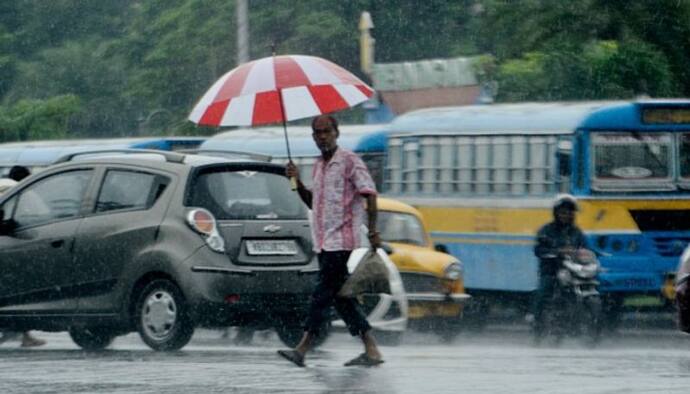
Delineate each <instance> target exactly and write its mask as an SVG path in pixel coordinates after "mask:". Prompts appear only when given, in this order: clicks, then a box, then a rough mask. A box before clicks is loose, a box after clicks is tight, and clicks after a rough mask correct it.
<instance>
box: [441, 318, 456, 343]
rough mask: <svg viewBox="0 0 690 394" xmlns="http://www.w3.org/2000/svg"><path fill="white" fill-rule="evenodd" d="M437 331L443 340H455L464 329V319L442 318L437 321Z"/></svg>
mask: <svg viewBox="0 0 690 394" xmlns="http://www.w3.org/2000/svg"><path fill="white" fill-rule="evenodd" d="M436 323H437V325H436V330H435V331H436V332H437V333H438V335H439V336H440V337H441V340H442V341H443V342H446V343H448V342H453V341H454V340H455V338H457V336H458V335H459V334H460V332H461V331H462V320H461V319H460V318H458V317H449V318H441V319H439V321H438V322H436Z"/></svg>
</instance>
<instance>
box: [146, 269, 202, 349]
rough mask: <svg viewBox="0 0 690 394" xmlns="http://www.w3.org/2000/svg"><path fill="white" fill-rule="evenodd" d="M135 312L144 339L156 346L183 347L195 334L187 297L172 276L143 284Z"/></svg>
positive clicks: (153, 347)
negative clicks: (171, 278) (169, 278)
mask: <svg viewBox="0 0 690 394" xmlns="http://www.w3.org/2000/svg"><path fill="white" fill-rule="evenodd" d="M135 316H136V319H137V331H139V335H140V336H141V339H142V340H143V341H144V343H146V344H147V345H148V346H149V347H150V348H151V349H153V350H158V351H168V350H178V349H181V348H182V347H184V346H185V345H186V344H187V343H189V340H190V339H192V334H194V324H193V322H192V319H191V317H190V316H189V306H188V305H187V301H186V300H185V298H184V296H183V295H182V292H181V291H180V289H179V288H178V287H177V285H175V284H174V283H172V282H171V281H169V280H165V279H158V280H155V281H153V282H151V283H149V284H148V285H147V286H146V287H145V288H144V290H143V291H142V292H141V295H140V296H139V299H138V301H137V304H136V315H135Z"/></svg>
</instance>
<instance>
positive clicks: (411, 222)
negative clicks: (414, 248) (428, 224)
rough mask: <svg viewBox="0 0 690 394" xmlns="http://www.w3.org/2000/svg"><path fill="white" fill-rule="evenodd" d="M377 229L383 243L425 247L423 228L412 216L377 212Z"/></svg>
mask: <svg viewBox="0 0 690 394" xmlns="http://www.w3.org/2000/svg"><path fill="white" fill-rule="evenodd" d="M377 228H378V231H379V232H380V233H381V240H382V241H384V242H397V243H403V244H410V245H418V246H426V237H425V236H424V227H423V226H422V223H421V222H420V221H419V219H418V218H417V217H416V216H414V215H412V214H409V213H400V212H390V211H379V214H378V220H377Z"/></svg>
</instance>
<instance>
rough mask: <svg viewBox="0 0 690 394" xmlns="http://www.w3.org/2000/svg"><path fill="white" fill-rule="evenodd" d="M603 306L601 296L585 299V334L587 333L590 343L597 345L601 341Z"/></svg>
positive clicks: (583, 316)
mask: <svg viewBox="0 0 690 394" xmlns="http://www.w3.org/2000/svg"><path fill="white" fill-rule="evenodd" d="M601 311H602V307H601V298H599V297H587V298H586V299H585V300H584V311H583V315H582V318H583V320H582V321H583V323H584V326H585V327H584V329H585V332H584V334H585V335H586V338H587V341H588V344H589V345H590V346H596V345H597V344H598V343H599V342H600V341H601V331H602V313H601Z"/></svg>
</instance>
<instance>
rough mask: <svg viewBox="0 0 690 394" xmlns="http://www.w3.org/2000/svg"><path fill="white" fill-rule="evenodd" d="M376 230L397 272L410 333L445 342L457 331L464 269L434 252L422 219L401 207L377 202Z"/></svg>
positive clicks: (383, 200)
mask: <svg viewBox="0 0 690 394" xmlns="http://www.w3.org/2000/svg"><path fill="white" fill-rule="evenodd" d="M377 205H378V211H379V213H378V219H377V230H378V231H379V233H380V234H381V240H382V241H383V243H384V247H385V248H388V249H389V250H388V252H389V254H390V258H391V260H392V261H393V263H395V265H396V266H397V267H398V271H400V276H401V277H402V281H403V285H404V287H405V292H406V293H407V299H408V303H409V311H408V319H409V320H408V323H409V325H410V326H411V327H412V328H418V329H426V330H433V331H434V332H438V333H439V335H441V336H442V337H443V338H444V339H452V338H453V337H454V336H455V335H456V334H457V333H458V331H459V328H460V321H461V318H462V311H463V304H465V303H466V302H467V301H468V300H469V298H470V296H469V295H468V294H466V293H465V288H464V283H463V266H462V263H461V262H460V261H459V260H458V259H456V258H455V257H453V256H451V255H450V254H447V253H443V252H441V251H438V250H437V249H440V250H443V247H442V246H436V247H435V246H434V245H433V243H432V242H431V238H430V237H429V233H428V232H427V230H426V226H425V224H424V218H423V217H422V215H421V213H420V212H419V211H417V210H416V209H415V208H413V207H412V206H410V205H408V204H405V203H403V202H400V201H397V200H393V199H388V198H378V200H377Z"/></svg>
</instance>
